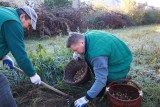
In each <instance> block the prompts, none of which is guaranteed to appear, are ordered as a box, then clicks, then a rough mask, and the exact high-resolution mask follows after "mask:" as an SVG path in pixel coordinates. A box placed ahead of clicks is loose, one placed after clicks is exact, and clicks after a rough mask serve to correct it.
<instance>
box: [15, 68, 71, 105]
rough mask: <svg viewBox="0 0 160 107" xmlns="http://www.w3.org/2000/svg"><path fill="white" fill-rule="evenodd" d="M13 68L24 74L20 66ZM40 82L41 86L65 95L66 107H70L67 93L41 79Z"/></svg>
mask: <svg viewBox="0 0 160 107" xmlns="http://www.w3.org/2000/svg"><path fill="white" fill-rule="evenodd" d="M14 70H15V71H17V72H19V73H21V74H25V73H24V72H23V71H22V70H21V69H20V68H17V67H14ZM25 75H26V74H25ZM41 84H42V85H43V86H45V87H46V88H48V89H50V90H52V91H54V92H56V93H58V94H61V95H63V96H65V97H66V101H67V107H70V99H69V97H70V96H69V95H68V94H66V93H64V92H62V91H60V90H58V89H56V88H54V87H52V86H50V85H48V84H47V83H45V82H43V81H41Z"/></svg>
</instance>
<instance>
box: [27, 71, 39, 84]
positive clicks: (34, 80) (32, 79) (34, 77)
mask: <svg viewBox="0 0 160 107" xmlns="http://www.w3.org/2000/svg"><path fill="white" fill-rule="evenodd" d="M30 79H31V82H32V83H34V84H41V78H40V76H39V75H38V74H37V73H36V74H35V75H34V76H32V77H30Z"/></svg>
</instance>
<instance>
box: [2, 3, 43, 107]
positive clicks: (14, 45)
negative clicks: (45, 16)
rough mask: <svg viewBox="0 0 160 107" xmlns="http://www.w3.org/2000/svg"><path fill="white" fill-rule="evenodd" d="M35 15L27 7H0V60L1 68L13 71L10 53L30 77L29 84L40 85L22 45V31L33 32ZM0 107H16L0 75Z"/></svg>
mask: <svg viewBox="0 0 160 107" xmlns="http://www.w3.org/2000/svg"><path fill="white" fill-rule="evenodd" d="M36 22H37V14H36V12H35V11H34V9H32V8H31V7H29V6H23V7H21V8H18V9H13V8H10V7H2V6H0V60H1V61H2V64H3V67H7V68H10V69H14V63H13V61H12V59H11V58H10V57H9V56H8V55H7V54H8V53H9V52H11V53H12V55H13V57H14V58H15V60H16V62H17V63H18V65H19V67H20V68H21V69H22V70H23V71H24V72H25V73H26V74H27V75H28V76H29V77H30V79H31V82H32V83H34V84H40V83H41V78H40V77H39V75H38V74H37V73H36V71H35V69H34V67H33V65H32V63H31V61H30V60H29V58H28V55H27V53H26V51H25V45H24V29H26V30H28V29H29V28H30V26H32V28H33V29H34V30H35V29H36ZM0 107H16V103H15V101H14V99H13V96H12V94H11V90H10V87H9V84H8V81H7V79H6V77H5V76H4V75H3V74H2V73H0Z"/></svg>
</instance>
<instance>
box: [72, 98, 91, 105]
mask: <svg viewBox="0 0 160 107" xmlns="http://www.w3.org/2000/svg"><path fill="white" fill-rule="evenodd" d="M88 102H89V100H87V99H86V97H81V98H79V99H78V100H76V101H75V102H74V106H75V107H84V106H85V105H86V104H87V103H88Z"/></svg>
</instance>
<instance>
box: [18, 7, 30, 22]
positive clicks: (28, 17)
mask: <svg viewBox="0 0 160 107" xmlns="http://www.w3.org/2000/svg"><path fill="white" fill-rule="evenodd" d="M16 11H17V13H18V15H19V16H20V15H21V14H25V19H26V20H29V19H31V18H30V16H29V15H28V14H27V13H26V12H25V11H24V10H23V9H22V8H17V9H16Z"/></svg>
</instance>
